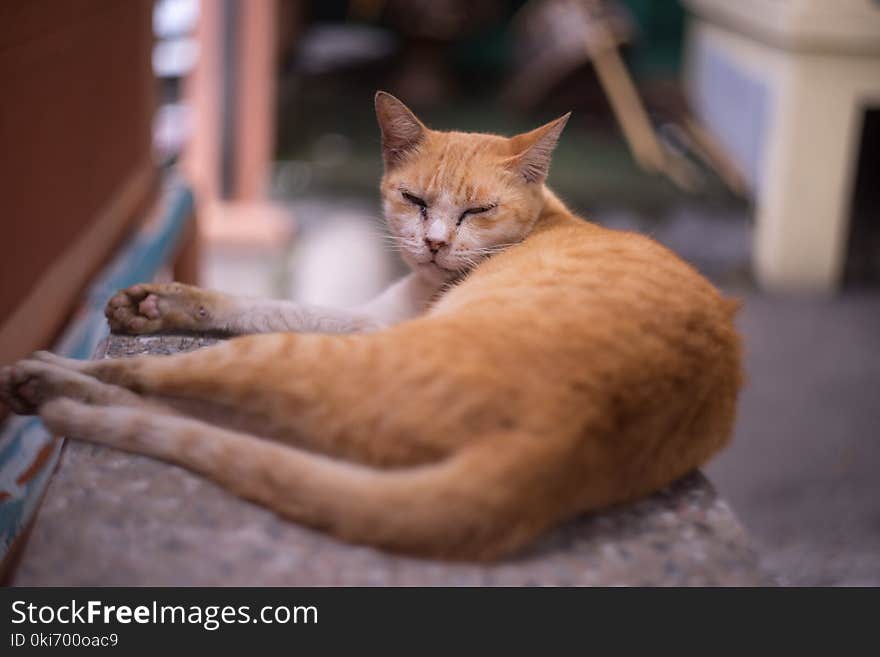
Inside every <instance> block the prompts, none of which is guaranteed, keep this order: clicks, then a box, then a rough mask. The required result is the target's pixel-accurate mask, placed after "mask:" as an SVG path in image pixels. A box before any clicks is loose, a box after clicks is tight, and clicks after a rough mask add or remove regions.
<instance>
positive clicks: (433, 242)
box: [425, 237, 446, 253]
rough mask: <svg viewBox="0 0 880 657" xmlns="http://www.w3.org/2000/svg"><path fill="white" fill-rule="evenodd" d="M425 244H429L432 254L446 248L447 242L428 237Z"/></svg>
mask: <svg viewBox="0 0 880 657" xmlns="http://www.w3.org/2000/svg"><path fill="white" fill-rule="evenodd" d="M425 244H427V245H428V248H429V249H431V253H437V251H439V250H440V249H441V248H443V247H444V246H446V240H438V239H434V238H432V237H426V238H425Z"/></svg>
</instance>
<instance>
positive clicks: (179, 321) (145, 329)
mask: <svg viewBox="0 0 880 657" xmlns="http://www.w3.org/2000/svg"><path fill="white" fill-rule="evenodd" d="M204 296H205V295H204V292H202V290H199V289H198V288H195V287H191V286H189V285H182V284H180V283H168V284H166V285H153V284H148V283H141V284H139V285H133V286H132V287H129V288H126V289H124V290H120V291H119V292H117V293H116V294H115V295H114V296H113V298H112V299H110V301H108V302H107V307H106V308H105V309H104V314H105V315H106V316H107V321H108V322H109V323H110V328H111V330H113V331H116V332H118V333H131V334H143V333H156V332H158V331H167V330H174V329H183V330H197V329H200V328H209V327H208V325H207V322H208V319H209V315H208V309H207V304H206V302H205V301H206V300H205V298H204Z"/></svg>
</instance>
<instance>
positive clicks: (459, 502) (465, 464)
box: [40, 399, 577, 559]
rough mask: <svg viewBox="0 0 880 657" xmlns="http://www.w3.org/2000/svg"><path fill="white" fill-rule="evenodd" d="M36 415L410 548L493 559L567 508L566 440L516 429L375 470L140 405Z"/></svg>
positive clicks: (71, 433)
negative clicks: (414, 462)
mask: <svg viewBox="0 0 880 657" xmlns="http://www.w3.org/2000/svg"><path fill="white" fill-rule="evenodd" d="M40 415H41V417H42V418H43V420H44V421H45V423H46V424H47V425H48V426H49V428H50V429H51V430H52V431H54V432H57V433H59V434H62V435H66V436H68V437H73V438H79V439H84V440H88V441H91V442H98V443H103V444H106V445H110V446H113V447H117V448H119V449H124V450H127V451H132V452H137V453H140V454H147V455H149V456H153V457H156V458H160V459H163V460H166V461H171V462H174V463H177V464H179V465H182V466H184V467H187V468H189V469H191V470H194V471H197V472H200V473H202V474H204V475H206V476H208V477H209V478H211V479H213V480H214V481H216V482H217V483H219V484H221V485H223V486H224V487H226V488H228V489H230V490H232V491H234V492H235V493H237V494H238V495H240V496H242V497H244V498H247V499H250V500H253V501H255V502H258V503H260V504H263V505H265V506H267V507H269V508H271V509H272V510H274V511H276V512H277V513H279V514H281V515H283V516H286V517H289V518H291V519H293V520H296V521H298V522H302V523H304V524H307V525H310V526H313V527H317V528H320V529H324V530H326V531H329V532H331V533H333V534H335V535H337V536H339V537H341V538H344V539H346V540H349V541H353V542H357V543H364V544H370V545H375V546H379V547H383V548H387V549H392V550H398V551H405V552H407V553H412V554H419V555H424V556H433V557H444V558H454V559H463V558H466V559H487V558H493V557H496V556H498V555H500V554H503V553H505V552H509V551H511V550H514V549H515V548H517V547H520V546H521V545H523V544H525V543H527V542H528V541H530V540H531V539H533V538H535V537H536V536H537V535H539V534H540V533H541V532H542V531H543V530H545V529H546V528H547V527H548V526H550V525H553V524H556V523H557V522H559V521H560V520H562V519H563V518H564V517H565V516H568V515H573V514H574V513H575V512H576V511H577V509H575V508H573V507H572V504H571V502H570V500H572V499H573V498H574V497H575V495H573V494H572V493H573V492H572V491H570V490H564V488H565V487H566V486H570V485H571V480H572V478H570V477H560V476H558V475H559V472H560V468H564V467H566V463H568V462H570V461H571V459H570V458H569V455H568V454H566V453H565V446H564V443H562V442H555V441H553V442H548V441H539V440H536V439H535V438H534V437H529V436H523V435H519V434H516V433H510V434H498V435H493V436H490V437H487V438H484V439H483V440H478V441H475V442H474V443H473V444H471V445H469V446H468V447H466V448H464V449H462V450H460V451H459V452H457V453H455V454H454V455H452V456H450V457H449V458H448V459H446V460H443V461H440V462H437V463H434V464H428V465H420V466H414V467H407V468H399V469H376V468H372V467H368V466H361V465H356V464H351V463H348V462H343V461H338V460H335V459H332V458H328V457H325V456H322V455H319V454H314V453H311V452H307V451H303V450H300V449H297V448H294V447H289V446H286V445H281V444H279V443H275V442H271V441H268V440H265V439H262V438H258V437H255V436H250V435H246V434H242V433H237V432H234V431H229V430H226V429H222V428H219V427H216V426H214V425H211V424H207V423H204V422H200V421H197V420H192V419H184V418H180V417H171V416H166V415H161V414H155V413H151V412H149V411H146V410H143V409H138V408H131V407H124V406H103V407H102V406H90V405H87V404H83V403H81V402H78V401H74V400H71V399H56V400H53V401H50V402H48V403H46V404H44V405H43V407H42V408H41V409H40Z"/></svg>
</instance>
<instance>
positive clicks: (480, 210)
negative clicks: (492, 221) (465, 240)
mask: <svg viewBox="0 0 880 657" xmlns="http://www.w3.org/2000/svg"><path fill="white" fill-rule="evenodd" d="M494 209H495V205H494V204H492V205H481V206H480V207H478V208H468V209H467V210H465V211H464V212H462V213H461V216H460V217H459V218H458V223H459V224H460V223H461V222H462V221H464V219H465V217H467V216H468V215H469V214H483V213H484V212H488V211H489V210H494Z"/></svg>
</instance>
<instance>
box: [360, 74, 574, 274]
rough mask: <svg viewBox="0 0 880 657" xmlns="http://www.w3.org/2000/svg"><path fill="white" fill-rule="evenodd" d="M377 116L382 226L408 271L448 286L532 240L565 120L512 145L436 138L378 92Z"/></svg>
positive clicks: (458, 136)
mask: <svg viewBox="0 0 880 657" xmlns="http://www.w3.org/2000/svg"><path fill="white" fill-rule="evenodd" d="M376 116H377V118H378V120H379V127H380V128H381V130H382V158H383V160H384V162H385V175H384V176H383V178H382V185H381V191H382V197H383V206H384V209H385V219H386V221H387V222H388V227H389V230H390V231H391V233H392V235H393V237H394V239H395V241H396V242H397V243H398V246H399V248H400V250H401V254H402V256H403V258H404V260H406V262H407V263H408V264H409V265H410V266H411V267H413V268H414V269H416V270H417V271H420V273H422V274H424V275H428V276H430V277H432V278H436V279H440V280H443V279H452V278H455V277H456V276H458V275H460V274H462V273H463V272H466V271H467V270H469V269H471V268H472V267H473V266H474V265H476V264H477V263H479V262H480V261H481V260H482V259H484V258H485V257H487V256H489V255H491V254H493V253H495V252H497V251H498V250H500V249H503V248H505V247H506V246H509V245H511V244H515V243H517V242H520V241H522V240H523V239H524V238H525V237H526V236H527V235H528V234H529V232H531V230H532V228H533V227H534V225H535V222H536V221H537V219H538V215H539V214H540V212H541V208H542V207H543V202H544V201H543V191H542V189H543V185H544V180H545V178H546V177H547V172H548V170H549V168H550V156H551V155H552V153H553V149H554V147H555V146H556V141H557V140H558V139H559V134H560V133H561V132H562V129H563V128H564V127H565V123H566V121H567V120H568V114H566V115H565V116H563V117H561V118H558V119H556V120H555V121H552V122H550V123H548V124H546V125H544V126H541V127H540V128H538V129H536V130H532V131H531V132H527V133H524V134H521V135H516V136H515V137H510V138H507V137H499V136H497V135H487V134H479V133H463V132H440V131H436V130H430V129H429V128H427V127H426V126H425V125H424V124H423V123H422V122H421V121H419V119H418V118H416V116H415V115H414V114H413V113H412V112H411V111H410V110H409V108H407V107H406V105H404V104H403V103H401V102H400V101H399V100H397V99H396V98H395V97H394V96H392V95H391V94H388V93H385V92H384V91H380V92H378V93H377V94H376Z"/></svg>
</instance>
